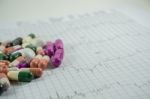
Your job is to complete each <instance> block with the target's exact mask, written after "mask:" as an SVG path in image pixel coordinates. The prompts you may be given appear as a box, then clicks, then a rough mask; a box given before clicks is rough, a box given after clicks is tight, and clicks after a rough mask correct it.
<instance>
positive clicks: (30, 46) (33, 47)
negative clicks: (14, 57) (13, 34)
mask: <svg viewBox="0 0 150 99" xmlns="http://www.w3.org/2000/svg"><path fill="white" fill-rule="evenodd" d="M26 48H30V49H32V50H33V51H34V52H36V46H34V45H32V44H30V45H27V46H26Z"/></svg>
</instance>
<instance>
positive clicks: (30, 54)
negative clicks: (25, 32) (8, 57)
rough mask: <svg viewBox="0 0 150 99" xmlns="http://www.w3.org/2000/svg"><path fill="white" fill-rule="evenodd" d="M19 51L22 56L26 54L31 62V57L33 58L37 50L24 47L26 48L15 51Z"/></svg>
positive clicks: (27, 59)
mask: <svg viewBox="0 0 150 99" xmlns="http://www.w3.org/2000/svg"><path fill="white" fill-rule="evenodd" d="M17 52H20V53H21V54H22V56H24V57H25V58H26V61H27V62H29V61H30V60H31V59H33V58H34V57H35V52H34V51H33V50H32V49H30V48H24V49H21V50H18V51H16V52H14V53H17Z"/></svg>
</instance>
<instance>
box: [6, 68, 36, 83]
mask: <svg viewBox="0 0 150 99" xmlns="http://www.w3.org/2000/svg"><path fill="white" fill-rule="evenodd" d="M7 76H8V78H9V79H10V80H14V81H20V82H30V81H31V80H32V79H33V74H32V73H31V72H28V71H9V72H8V73H7Z"/></svg>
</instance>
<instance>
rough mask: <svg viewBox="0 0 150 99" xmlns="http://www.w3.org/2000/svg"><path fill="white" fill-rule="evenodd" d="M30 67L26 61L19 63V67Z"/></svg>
mask: <svg viewBox="0 0 150 99" xmlns="http://www.w3.org/2000/svg"><path fill="white" fill-rule="evenodd" d="M27 67H29V65H28V63H27V62H26V61H24V62H21V63H19V64H18V68H27Z"/></svg>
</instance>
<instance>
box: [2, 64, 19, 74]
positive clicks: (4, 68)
mask: <svg viewBox="0 0 150 99" xmlns="http://www.w3.org/2000/svg"><path fill="white" fill-rule="evenodd" d="M15 70H18V68H17V67H15V68H14V67H13V68H8V67H7V66H6V65H3V66H1V67H0V73H5V74H6V75H7V73H8V72H9V71H15Z"/></svg>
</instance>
